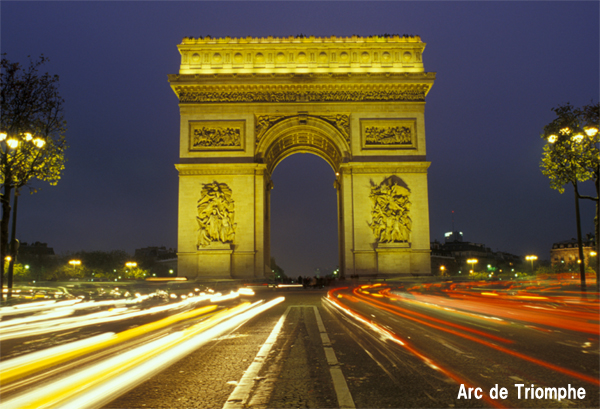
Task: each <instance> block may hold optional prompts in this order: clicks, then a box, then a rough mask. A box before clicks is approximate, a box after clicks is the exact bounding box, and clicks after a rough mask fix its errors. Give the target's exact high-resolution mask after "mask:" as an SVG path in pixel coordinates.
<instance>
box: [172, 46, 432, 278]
mask: <svg viewBox="0 0 600 409" xmlns="http://www.w3.org/2000/svg"><path fill="white" fill-rule="evenodd" d="M424 47H425V44H424V43H422V42H421V40H420V38H418V37H399V36H390V37H368V38H362V37H356V36H354V37H352V38H336V37H331V38H314V37H309V38H306V37H300V38H296V37H290V38H271V37H269V38H266V39H264V38H262V39H257V38H245V39H231V38H225V39H212V38H208V37H207V38H204V39H192V38H185V39H184V40H183V42H182V44H180V45H179V51H180V53H181V67H180V72H179V74H178V75H170V76H169V82H170V83H171V86H172V88H173V90H174V91H175V93H176V95H177V96H178V98H179V106H180V113H181V122H180V123H181V133H180V163H179V164H177V165H176V166H177V169H178V171H179V227H178V264H179V266H178V267H179V273H180V274H183V275H187V276H189V277H196V278H203V277H213V278H214V277H233V278H263V277H265V276H268V275H269V274H270V268H269V260H270V189H271V187H272V183H271V174H272V172H273V170H274V169H275V167H276V166H277V165H278V164H279V163H280V162H281V161H282V160H283V159H285V158H286V157H287V156H289V155H292V154H294V153H297V152H310V153H314V154H316V155H318V156H320V157H322V158H323V159H325V160H326V161H327V162H328V163H329V164H330V166H331V167H332V168H333V169H334V171H335V173H336V178H337V179H336V189H337V193H338V213H339V214H338V220H339V245H340V254H339V255H340V269H341V273H342V275H345V276H350V275H363V276H364V275H372V274H379V275H381V274H384V275H397V274H398V275H407V274H429V273H430V262H429V209H428V198H427V168H428V166H429V162H427V161H426V156H425V121H424V108H425V96H426V94H427V92H428V91H429V89H430V88H431V86H432V85H433V81H434V79H435V74H433V73H426V72H424V70H423V63H422V57H421V56H422V52H423V50H424Z"/></svg>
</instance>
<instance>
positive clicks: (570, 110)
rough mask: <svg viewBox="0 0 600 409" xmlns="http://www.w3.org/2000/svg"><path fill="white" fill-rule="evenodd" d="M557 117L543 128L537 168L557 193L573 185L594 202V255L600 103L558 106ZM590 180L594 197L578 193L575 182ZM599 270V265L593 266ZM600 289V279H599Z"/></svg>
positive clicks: (599, 193)
mask: <svg viewBox="0 0 600 409" xmlns="http://www.w3.org/2000/svg"><path fill="white" fill-rule="evenodd" d="M552 110H553V111H554V113H555V114H556V118H555V119H554V121H552V122H550V123H549V124H548V125H546V126H545V127H544V133H543V134H542V138H543V139H545V140H547V141H548V142H549V143H547V144H546V145H545V146H544V152H543V154H542V162H541V163H540V167H541V169H542V173H543V174H544V175H546V176H548V178H549V179H550V187H551V188H552V189H556V190H558V191H559V192H560V193H563V192H564V191H565V188H564V186H565V185H566V184H569V183H570V184H571V185H573V188H574V190H575V194H576V195H577V197H578V198H581V199H589V200H593V201H595V202H596V217H595V219H594V225H595V237H596V252H597V253H598V246H599V244H600V243H599V242H600V240H599V239H600V238H599V234H598V233H599V232H598V230H599V227H598V197H599V196H600V192H599V190H600V187H599V180H600V179H599V176H600V175H599V173H600V151H599V148H598V144H599V143H600V132H598V129H599V128H600V124H599V117H600V103H597V104H589V105H586V106H584V107H582V108H575V107H573V106H572V105H571V104H569V103H567V104H566V105H559V106H558V107H556V108H553V109H552ZM588 180H592V181H593V182H594V186H595V188H596V196H595V197H594V196H587V195H582V194H580V193H579V189H578V186H577V184H578V182H586V181H588ZM596 270H598V266H596ZM597 281H598V285H599V286H600V280H598V276H597Z"/></svg>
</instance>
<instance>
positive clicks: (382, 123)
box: [360, 119, 417, 149]
mask: <svg viewBox="0 0 600 409" xmlns="http://www.w3.org/2000/svg"><path fill="white" fill-rule="evenodd" d="M360 130H361V139H362V146H363V148H367V149H368V148H373V149H388V148H400V149H406V148H415V147H416V139H417V135H416V130H415V120H414V119H408V120H407V119H363V120H361V121H360Z"/></svg>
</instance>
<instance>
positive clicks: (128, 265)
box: [125, 261, 137, 278]
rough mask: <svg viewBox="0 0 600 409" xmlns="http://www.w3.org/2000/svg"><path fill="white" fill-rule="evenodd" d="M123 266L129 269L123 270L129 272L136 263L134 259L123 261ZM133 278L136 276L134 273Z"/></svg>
mask: <svg viewBox="0 0 600 409" xmlns="http://www.w3.org/2000/svg"><path fill="white" fill-rule="evenodd" d="M125 267H127V268H129V271H127V270H125V272H126V273H127V272H129V273H131V272H132V270H133V269H134V268H136V267H137V263H136V262H135V261H128V262H127V263H125ZM134 278H136V277H135V275H134Z"/></svg>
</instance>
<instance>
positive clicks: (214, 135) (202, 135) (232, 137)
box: [192, 127, 241, 149]
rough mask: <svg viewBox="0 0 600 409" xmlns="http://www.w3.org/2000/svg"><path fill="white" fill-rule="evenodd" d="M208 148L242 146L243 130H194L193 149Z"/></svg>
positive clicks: (226, 128) (228, 128) (229, 128)
mask: <svg viewBox="0 0 600 409" xmlns="http://www.w3.org/2000/svg"><path fill="white" fill-rule="evenodd" d="M208 146H241V129H240V128H231V127H223V128H208V127H202V128H196V129H194V130H193V136H192V149H193V148H200V147H208Z"/></svg>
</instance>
